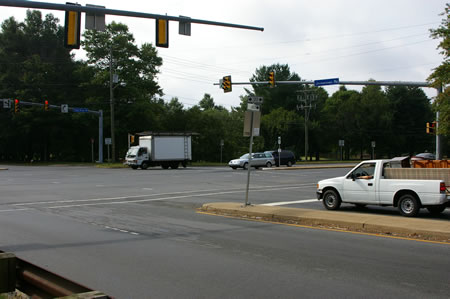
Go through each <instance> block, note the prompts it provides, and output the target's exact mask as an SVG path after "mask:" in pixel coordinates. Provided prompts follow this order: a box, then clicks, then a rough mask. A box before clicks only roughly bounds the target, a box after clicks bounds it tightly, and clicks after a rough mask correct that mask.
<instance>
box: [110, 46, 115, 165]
mask: <svg viewBox="0 0 450 299" xmlns="http://www.w3.org/2000/svg"><path fill="white" fill-rule="evenodd" d="M112 60H113V56H112V45H111V46H110V48H109V104H110V107H111V145H112V158H111V161H112V162H113V163H114V162H115V161H116V138H115V137H114V131H115V129H114V91H113V72H112Z"/></svg>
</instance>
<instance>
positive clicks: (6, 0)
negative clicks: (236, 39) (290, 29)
mask: <svg viewBox="0 0 450 299" xmlns="http://www.w3.org/2000/svg"><path fill="white" fill-rule="evenodd" d="M0 6H12V7H24V8H37V9H50V10H61V11H78V12H85V13H91V14H104V15H115V16H124V17H136V18H145V19H162V20H168V21H178V22H184V23H186V22H188V23H195V24H203V25H214V26H222V27H232V28H239V29H247V30H257V31H264V28H262V27H254V26H248V25H239V24H231V23H224V22H216V21H207V20H200V19H191V18H186V17H175V16H168V15H158V14H151V13H143V12H135V11H126V10H117V9H107V8H101V7H93V6H81V5H67V4H57V3H48V2H37V1H25V0H0Z"/></svg>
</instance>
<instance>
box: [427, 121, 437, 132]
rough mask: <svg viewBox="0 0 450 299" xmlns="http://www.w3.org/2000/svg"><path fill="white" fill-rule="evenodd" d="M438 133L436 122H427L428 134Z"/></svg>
mask: <svg viewBox="0 0 450 299" xmlns="http://www.w3.org/2000/svg"><path fill="white" fill-rule="evenodd" d="M434 133H436V122H435V121H433V122H431V123H427V134H434Z"/></svg>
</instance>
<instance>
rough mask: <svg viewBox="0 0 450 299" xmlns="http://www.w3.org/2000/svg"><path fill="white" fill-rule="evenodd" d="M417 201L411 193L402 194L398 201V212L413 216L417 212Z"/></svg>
mask: <svg viewBox="0 0 450 299" xmlns="http://www.w3.org/2000/svg"><path fill="white" fill-rule="evenodd" d="M419 209H420V206H419V201H418V200H417V198H416V197H415V196H414V195H412V194H404V195H402V196H401V197H400V199H399V201H398V210H399V211H400V214H402V215H403V216H406V217H415V216H417V214H418V213H419Z"/></svg>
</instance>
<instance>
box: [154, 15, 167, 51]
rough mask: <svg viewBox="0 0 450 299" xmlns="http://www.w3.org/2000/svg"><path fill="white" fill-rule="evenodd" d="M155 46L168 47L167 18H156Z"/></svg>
mask: <svg viewBox="0 0 450 299" xmlns="http://www.w3.org/2000/svg"><path fill="white" fill-rule="evenodd" d="M156 46H157V47H162V48H168V47H169V20H162V19H156Z"/></svg>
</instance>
